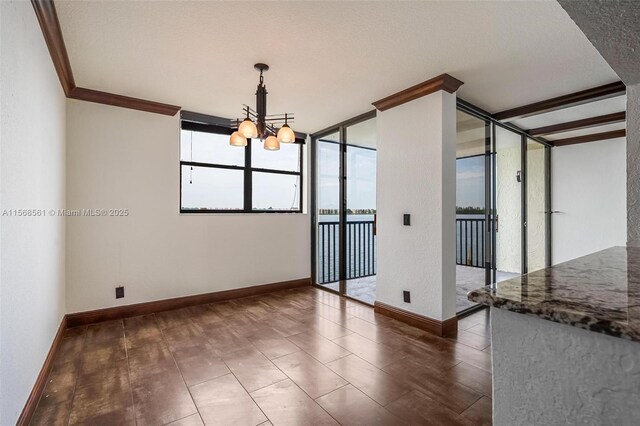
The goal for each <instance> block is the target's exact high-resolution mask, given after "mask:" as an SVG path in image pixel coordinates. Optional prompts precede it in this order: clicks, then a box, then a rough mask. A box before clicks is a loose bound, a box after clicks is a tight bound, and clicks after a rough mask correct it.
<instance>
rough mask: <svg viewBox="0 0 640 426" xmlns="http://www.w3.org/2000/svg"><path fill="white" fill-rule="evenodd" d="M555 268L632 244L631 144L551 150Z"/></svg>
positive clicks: (601, 143) (622, 141)
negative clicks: (629, 220)
mask: <svg viewBox="0 0 640 426" xmlns="http://www.w3.org/2000/svg"><path fill="white" fill-rule="evenodd" d="M551 185H552V188H551V197H552V201H551V205H552V208H553V210H558V211H560V213H556V214H553V215H551V216H552V222H551V226H552V228H551V229H552V232H551V239H552V242H551V244H552V246H551V254H552V263H553V264H557V263H560V262H564V261H566V260H569V259H574V258H576V257H580V256H583V255H586V254H589V253H593V252H596V251H598V250H603V249H605V248H608V247H612V246H616V245H625V243H626V232H627V231H626V230H627V228H626V220H627V219H626V212H627V210H626V142H625V139H623V138H621V139H613V140H605V141H599V142H590V143H584V144H579V145H569V146H564V147H557V148H552V149H551Z"/></svg>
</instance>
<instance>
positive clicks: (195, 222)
mask: <svg viewBox="0 0 640 426" xmlns="http://www.w3.org/2000/svg"><path fill="white" fill-rule="evenodd" d="M67 133H68V141H67V142H68V150H67V166H68V169H67V207H68V208H69V209H82V208H105V209H109V208H125V209H129V211H130V214H129V216H128V217H69V218H67V295H68V296H67V310H68V312H77V311H85V310H90V309H97V308H104V307H109V306H115V305H127V304H131V303H137V302H146V301H152V300H158V299H165V298H171V297H178V296H186V295H192V294H199V293H207V292H213V291H220V290H227V289H232V288H239V287H246V286H253V285H258V284H267V283H272V282H278V281H285V280H293V279H299V278H307V277H309V276H310V232H309V229H310V222H309V216H308V215H307V214H221V215H212V214H182V215H181V214H179V207H180V204H179V203H180V200H179V197H180V175H179V171H180V168H179V146H180V145H179V119H178V117H177V116H176V117H167V116H162V115H157V114H149V113H145V112H139V111H134V110H128V109H123V108H115V107H110V106H106V105H98V104H92V103H87V102H81V101H74V100H69V101H67ZM119 284H122V285H124V286H125V298H123V299H117V300H116V299H115V294H114V288H115V287H116V286H117V285H119Z"/></svg>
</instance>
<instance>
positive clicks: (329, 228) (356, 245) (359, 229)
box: [318, 220, 376, 284]
mask: <svg viewBox="0 0 640 426" xmlns="http://www.w3.org/2000/svg"><path fill="white" fill-rule="evenodd" d="M318 225H319V226H318V284H325V283H330V282H334V281H338V280H339V279H340V275H339V265H340V223H339V222H319V224H318ZM346 225H347V228H346V236H347V256H346V258H347V259H346V260H347V279H352V278H361V277H368V276H371V275H375V274H376V238H375V235H373V221H372V220H363V221H354V222H347V224H346Z"/></svg>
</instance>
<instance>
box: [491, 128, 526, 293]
mask: <svg viewBox="0 0 640 426" xmlns="http://www.w3.org/2000/svg"><path fill="white" fill-rule="evenodd" d="M493 157H494V170H493V179H494V188H495V199H494V200H493V201H494V211H495V216H494V220H493V232H494V235H495V237H494V241H495V260H494V280H493V282H496V283H498V282H500V281H504V280H506V279H509V278H513V277H517V276H518V275H521V274H522V272H523V271H522V258H523V256H522V249H523V240H522V235H523V234H522V227H523V220H524V219H523V208H522V207H523V204H522V191H523V179H524V174H523V167H522V158H523V157H522V136H521V135H519V134H518V133H515V132H512V131H511V130H508V129H505V128H502V127H499V126H496V129H495V140H494V154H493Z"/></svg>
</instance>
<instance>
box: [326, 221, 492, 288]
mask: <svg viewBox="0 0 640 426" xmlns="http://www.w3.org/2000/svg"><path fill="white" fill-rule="evenodd" d="M318 225H319V226H318V284H326V283H330V282H335V281H338V280H339V279H340V274H339V265H340V223H339V222H319V224H318ZM484 226H485V220H484V219H463V218H456V264H457V265H463V266H474V267H479V268H482V267H484ZM346 234H347V279H352V278H361V277H368V276H371V275H375V274H376V237H375V235H373V221H372V220H368V221H354V222H347V229H346Z"/></svg>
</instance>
